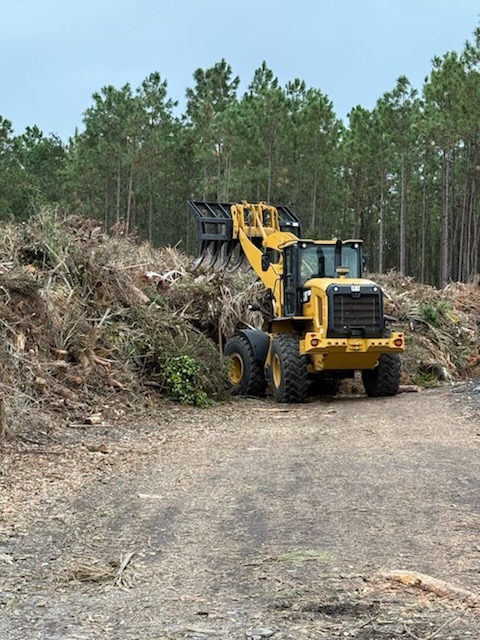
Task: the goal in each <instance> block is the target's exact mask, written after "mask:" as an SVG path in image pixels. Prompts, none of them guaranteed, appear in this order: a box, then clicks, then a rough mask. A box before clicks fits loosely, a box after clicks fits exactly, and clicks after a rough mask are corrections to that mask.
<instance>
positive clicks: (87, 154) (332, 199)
mask: <svg viewBox="0 0 480 640" xmlns="http://www.w3.org/2000/svg"><path fill="white" fill-rule="evenodd" d="M239 84H240V79H239V77H238V76H235V75H234V74H233V72H232V69H231V67H230V65H229V64H228V63H227V62H226V61H225V60H223V59H222V60H221V61H220V62H218V63H216V64H214V65H213V66H212V67H211V68H208V69H197V70H196V71H195V72H194V74H193V83H192V85H193V86H192V87H190V88H188V89H187V90H186V107H185V112H184V113H183V114H181V115H178V114H177V113H176V107H177V103H176V102H175V101H174V100H173V99H172V98H171V97H170V96H169V95H168V88H167V81H166V80H165V79H163V78H162V77H161V75H160V73H158V72H154V73H152V74H150V75H149V76H148V77H147V78H146V79H145V80H144V81H143V82H142V84H141V86H140V87H138V88H137V89H132V87H131V85H130V84H126V85H125V86H123V87H121V88H115V87H113V86H106V87H103V88H102V89H101V90H100V91H98V92H97V93H95V94H94V95H93V96H92V104H91V105H90V106H89V107H88V108H87V109H86V111H85V113H84V118H83V127H82V130H81V132H77V133H75V135H74V136H73V137H72V138H71V139H70V140H69V141H68V142H67V143H65V142H63V141H62V140H61V139H60V138H59V137H58V136H56V135H48V136H46V135H44V133H43V132H42V131H41V130H40V129H39V128H38V127H37V126H32V127H27V129H26V130H25V132H24V133H22V134H21V135H14V133H13V128H12V123H11V122H10V121H8V120H7V119H6V118H3V117H1V116H0V218H2V219H4V220H5V219H16V220H21V219H24V218H26V217H28V216H29V215H31V213H32V212H34V211H36V210H37V209H38V207H39V206H41V205H43V204H55V205H58V206H60V207H62V208H64V209H65V210H67V211H70V212H75V213H80V214H84V215H87V216H90V217H95V218H99V219H101V220H102V221H103V222H104V224H105V227H106V228H107V229H109V228H111V227H112V225H114V224H116V223H120V222H121V223H122V224H124V225H125V227H126V229H127V230H128V231H136V232H137V233H138V235H139V237H141V238H145V239H148V240H150V241H151V242H153V243H155V244H157V245H158V244H159V245H165V244H174V245H176V244H178V243H180V245H179V246H180V247H181V248H182V249H184V250H185V251H187V252H189V253H193V252H194V251H195V246H196V238H195V229H194V227H193V223H192V221H191V220H190V219H189V217H188V215H187V212H186V207H185V202H186V200H187V199H198V200H211V201H221V202H230V201H232V202H233V201H239V200H249V201H255V202H257V201H260V200H264V201H266V202H269V203H273V204H275V203H277V204H289V205H291V206H292V208H293V209H294V210H295V211H296V212H297V214H298V215H299V216H300V218H301V220H302V224H303V229H304V233H303V235H304V236H305V237H314V238H331V237H340V238H343V239H345V238H347V237H348V238H350V237H355V238H363V239H364V242H365V245H366V247H367V251H368V267H369V269H370V270H371V271H385V270H389V269H396V270H397V271H399V272H401V273H403V274H406V275H412V276H413V277H415V278H416V279H418V280H419V281H422V282H427V283H431V284H437V285H439V286H444V285H445V284H446V283H447V282H449V281H451V280H454V281H455V280H460V281H470V280H472V279H473V278H474V277H475V276H476V274H477V273H478V259H479V240H480V182H479V181H480V120H479V117H478V113H479V111H480V27H478V28H477V29H476V30H475V31H474V33H473V38H472V39H471V40H470V41H467V42H466V43H465V45H464V48H463V50H462V51H461V52H455V51H450V52H447V53H446V54H444V55H443V56H439V57H436V58H434V59H433V60H432V68H431V71H430V73H429V75H428V76H427V78H425V82H424V84H423V87H422V88H421V90H420V91H419V90H417V89H416V88H414V87H413V86H412V85H411V83H410V81H409V80H408V78H407V77H405V76H401V77H400V78H398V79H397V80H396V81H395V83H394V86H393V88H392V89H391V91H389V92H387V93H385V94H384V95H383V96H381V97H380V98H379V99H378V100H377V103H376V105H375V107H374V108H373V109H371V110H368V109H366V108H364V107H362V106H356V107H354V108H353V109H352V110H351V111H350V113H349V114H348V122H347V123H344V122H342V120H341V119H339V118H338V117H337V116H336V114H335V111H334V107H333V104H332V102H331V101H330V100H329V98H328V97H327V96H326V95H325V94H324V93H322V91H321V90H320V89H318V88H312V87H308V86H307V85H306V83H305V82H304V81H303V80H300V79H294V80H292V81H290V82H288V83H287V84H286V85H285V86H281V85H280V84H279V81H278V79H277V78H276V76H275V74H274V72H273V71H272V70H271V69H269V68H268V66H267V64H266V63H265V62H263V63H262V65H261V66H260V67H259V68H258V69H257V70H256V71H255V73H254V76H253V79H252V81H251V83H250V85H249V86H248V88H247V90H246V91H245V92H244V93H243V94H242V95H240V94H239Z"/></svg>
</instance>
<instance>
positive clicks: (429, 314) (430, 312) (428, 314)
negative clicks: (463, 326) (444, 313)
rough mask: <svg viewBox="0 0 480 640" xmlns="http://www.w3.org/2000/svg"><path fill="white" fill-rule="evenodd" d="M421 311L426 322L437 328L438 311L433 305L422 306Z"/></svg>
mask: <svg viewBox="0 0 480 640" xmlns="http://www.w3.org/2000/svg"><path fill="white" fill-rule="evenodd" d="M420 311H421V313H422V316H423V317H424V318H425V320H426V321H427V322H428V323H429V324H431V325H433V326H434V327H436V326H437V325H438V320H439V318H438V311H437V309H436V307H435V306H434V305H433V304H430V303H425V304H422V305H421V306H420Z"/></svg>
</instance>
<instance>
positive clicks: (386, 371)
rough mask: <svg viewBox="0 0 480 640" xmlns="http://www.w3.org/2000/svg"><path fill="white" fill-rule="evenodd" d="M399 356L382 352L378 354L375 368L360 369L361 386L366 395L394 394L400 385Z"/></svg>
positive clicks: (374, 396) (372, 396)
mask: <svg viewBox="0 0 480 640" xmlns="http://www.w3.org/2000/svg"><path fill="white" fill-rule="evenodd" d="M400 371H401V363H400V356H399V355H398V354H397V353H395V354H388V353H384V354H382V355H381V356H380V358H379V360H378V364H377V366H376V367H375V369H364V370H363V371H362V381H363V386H364V387H365V391H366V393H367V396H370V397H371V398H376V397H380V396H394V395H395V394H396V393H398V388H399V386H400Z"/></svg>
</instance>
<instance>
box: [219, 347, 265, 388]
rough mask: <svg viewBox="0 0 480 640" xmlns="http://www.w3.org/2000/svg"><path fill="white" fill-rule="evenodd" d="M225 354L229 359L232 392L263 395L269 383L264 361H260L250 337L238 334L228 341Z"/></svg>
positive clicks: (229, 378)
mask: <svg viewBox="0 0 480 640" xmlns="http://www.w3.org/2000/svg"><path fill="white" fill-rule="evenodd" d="M224 355H225V356H227V358H228V359H229V366H228V380H229V382H230V388H231V393H232V394H233V395H241V396H263V395H264V394H265V389H266V387H267V383H266V380H265V376H264V373H263V363H262V362H259V361H258V360H257V359H256V357H255V353H254V350H253V347H252V345H251V344H250V341H249V340H248V338H246V337H245V336H243V335H238V336H235V337H234V338H232V339H231V340H230V341H229V342H227V344H226V346H225V349H224Z"/></svg>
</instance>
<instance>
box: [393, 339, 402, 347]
mask: <svg viewBox="0 0 480 640" xmlns="http://www.w3.org/2000/svg"><path fill="white" fill-rule="evenodd" d="M393 344H394V345H395V346H396V347H401V346H402V345H403V338H395V340H394V341H393Z"/></svg>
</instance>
